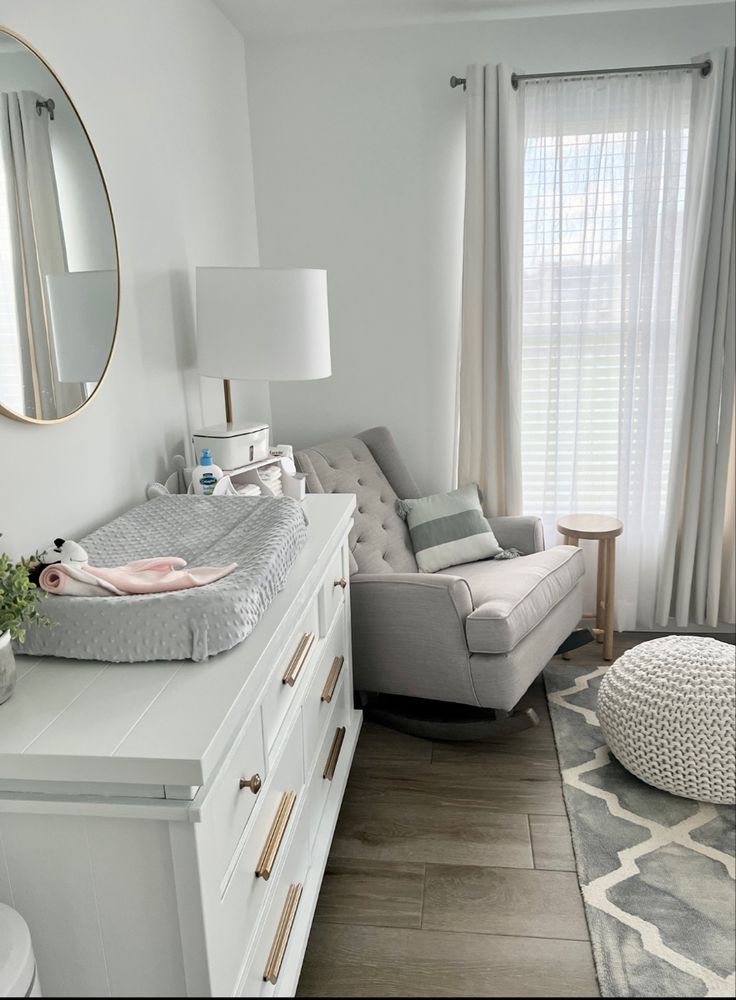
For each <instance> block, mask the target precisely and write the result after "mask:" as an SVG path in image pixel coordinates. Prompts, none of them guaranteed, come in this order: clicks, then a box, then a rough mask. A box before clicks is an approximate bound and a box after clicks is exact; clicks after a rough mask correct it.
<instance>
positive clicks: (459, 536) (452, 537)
mask: <svg viewBox="0 0 736 1000" xmlns="http://www.w3.org/2000/svg"><path fill="white" fill-rule="evenodd" d="M396 509H397V510H398V512H399V514H400V515H401V516H402V517H404V518H406V523H407V525H408V526H409V534H410V535H411V543H412V545H413V546H414V554H415V555H416V557H417V566H418V567H419V569H420V571H421V572H422V573H436V572H437V571H438V570H441V569H447V567H448V566H457V565H458V564H459V563H466V562H477V561H478V560H479V559H493V558H494V556H497V555H498V554H499V552H501V546H500V545H499V544H498V542H497V541H496V536H495V535H494V534H493V532H492V531H491V526H490V524H489V523H488V521H487V520H486V518H485V516H484V515H483V510H482V509H481V506H480V497H479V495H478V487H477V486H476V485H475V484H474V483H471V485H470V486H463V487H462V488H461V489H459V490H453V491H452V493H437V494H436V495H435V496H431V497H422V499H421V500H399V501H397V504H396Z"/></svg>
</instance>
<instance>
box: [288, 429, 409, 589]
mask: <svg viewBox="0 0 736 1000" xmlns="http://www.w3.org/2000/svg"><path fill="white" fill-rule="evenodd" d="M295 458H296V460H297V464H298V465H299V468H300V469H301V470H302V472H304V473H306V475H307V486H308V488H309V491H310V493H354V494H355V496H356V499H357V508H356V511H355V523H354V525H353V530H352V531H351V532H350V553H351V567H350V569H351V573H353V572H355V571H356V570H358V571H359V572H361V573H392V572H393V573H416V571H417V561H416V559H415V558H414V552H413V550H412V547H411V542H410V540H409V531H408V528H407V526H406V523H405V522H404V521H403V520H402V519H401V518H400V517H399V515H398V514H397V513H396V501H397V499H398V497H397V496H396V493H395V492H394V490H393V488H392V486H391V484H390V483H389V481H388V479H386V477H385V476H384V474H383V472H382V471H381V469H380V467H379V465H378V463H377V462H376V460H375V458H374V457H373V455H372V453H371V451H370V449H369V448H368V446H367V445H366V444H365V443H364V442H363V441H361V440H360V438H343V439H342V440H340V441H330V442H328V443H327V444H321V445H317V446H315V447H314V448H305V449H304V450H303V451H299V452H297V454H296V455H295Z"/></svg>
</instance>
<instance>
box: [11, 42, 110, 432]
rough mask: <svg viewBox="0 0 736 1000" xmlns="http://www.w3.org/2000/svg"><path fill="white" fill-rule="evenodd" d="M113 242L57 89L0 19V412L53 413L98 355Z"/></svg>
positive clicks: (99, 188)
mask: <svg viewBox="0 0 736 1000" xmlns="http://www.w3.org/2000/svg"><path fill="white" fill-rule="evenodd" d="M118 296H119V283H118V251H117V240H116V237H115V225H114V223H113V218H112V212H111V210H110V200H109V197H108V194H107V188H106V187H105V181H104V178H103V176H102V171H101V170H100V165H99V162H98V160H97V156H96V155H95V151H94V149H93V148H92V144H91V142H90V140H89V136H88V135H87V131H86V129H85V127H84V125H83V124H82V121H81V119H80V117H79V115H78V114H77V111H76V109H75V108H74V105H73V104H72V102H71V100H70V99H69V97H68V95H67V93H66V91H65V90H64V88H63V87H62V85H61V83H60V82H59V80H58V79H57V77H56V75H55V73H54V72H53V71H52V70H51V68H50V67H49V66H48V64H47V63H46V62H45V61H44V59H42V58H41V56H40V55H39V54H38V53H37V52H35V51H34V50H33V49H32V48H31V47H30V46H29V45H28V44H27V43H26V42H24V41H23V40H22V39H21V38H19V37H18V36H17V35H14V34H13V33H12V32H10V31H7V30H3V29H0V412H2V413H4V414H5V415H6V416H9V417H13V418H14V419H16V420H25V421H28V422H30V423H41V424H44V423H56V422H58V421H61V420H66V419H67V418H68V417H70V416H72V415H73V414H74V413H78V412H79V411H80V410H81V409H82V408H83V407H84V406H86V405H87V403H89V401H90V399H91V398H92V396H93V395H94V393H95V391H96V389H97V387H98V386H99V385H100V383H101V382H102V379H103V377H104V375H105V372H106V370H107V368H108V365H109V363H110V356H111V354H112V349H113V343H114V340H115V330H116V326H117V314H118Z"/></svg>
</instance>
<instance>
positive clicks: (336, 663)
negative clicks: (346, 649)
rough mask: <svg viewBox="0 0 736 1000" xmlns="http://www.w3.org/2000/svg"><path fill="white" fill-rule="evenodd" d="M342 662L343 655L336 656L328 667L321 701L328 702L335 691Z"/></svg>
mask: <svg viewBox="0 0 736 1000" xmlns="http://www.w3.org/2000/svg"><path fill="white" fill-rule="evenodd" d="M344 662H345V657H344V656H336V657H335V659H334V660H333V661H332V666H331V667H330V672H329V674H328V675H327V680H326V681H325V686H324V689H323V691H322V698H321V701H326V702H328V704H329V702H331V701H332V696H333V694H334V693H335V688H336V687H337V682H338V680H339V679H340V672H341V670H342V665H343V663H344Z"/></svg>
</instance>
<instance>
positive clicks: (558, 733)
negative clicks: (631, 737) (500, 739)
mask: <svg viewBox="0 0 736 1000" xmlns="http://www.w3.org/2000/svg"><path fill="white" fill-rule="evenodd" d="M605 670H606V667H600V668H597V669H592V668H591V667H580V666H575V664H574V663H572V662H564V661H555V662H553V663H552V664H550V666H548V667H547V669H546V670H545V674H544V677H545V683H546V687H547V700H548V702H549V708H550V715H551V717H552V725H553V728H554V733H555V740H556V743H557V752H558V755H559V759H560V767H561V770H562V778H563V790H564V795H565V804H566V806H567V812H568V816H569V819H570V827H571V830H572V839H573V845H574V848H575V857H576V865H577V871H578V879H579V881H580V886H581V889H582V893H583V898H584V900H585V911H586V916H587V919H588V926H589V929H590V936H591V940H592V943H593V953H594V956H595V962H596V968H597V972H598V980H599V983H600V987H601V994H602V995H603V996H608V997H733V996H734V992H735V986H736V977H735V976H734V965H735V959H734V934H735V930H734V926H735V923H736V917H735V914H734V910H735V899H736V889H735V885H734V854H735V853H736V810H734V808H733V807H731V806H714V805H708V804H706V803H702V802H693V801H691V800H690V799H683V798H679V797H677V796H675V795H669V794H668V793H667V792H661V791H659V790H658V789H656V788H652V787H651V786H650V785H646V784H644V782H642V781H639V780H638V779H637V778H635V777H633V775H631V774H629V773H628V771H626V770H625V769H624V768H623V767H622V766H621V765H620V764H619V763H618V761H616V760H615V759H614V758H613V757H612V756H611V755H610V754H609V751H608V748H607V746H606V744H605V741H604V739H603V735H602V733H601V730H600V728H599V726H598V723H597V719H596V715H595V707H596V700H597V694H598V685H599V684H600V679H601V677H602V675H603V674H604V673H605Z"/></svg>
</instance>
